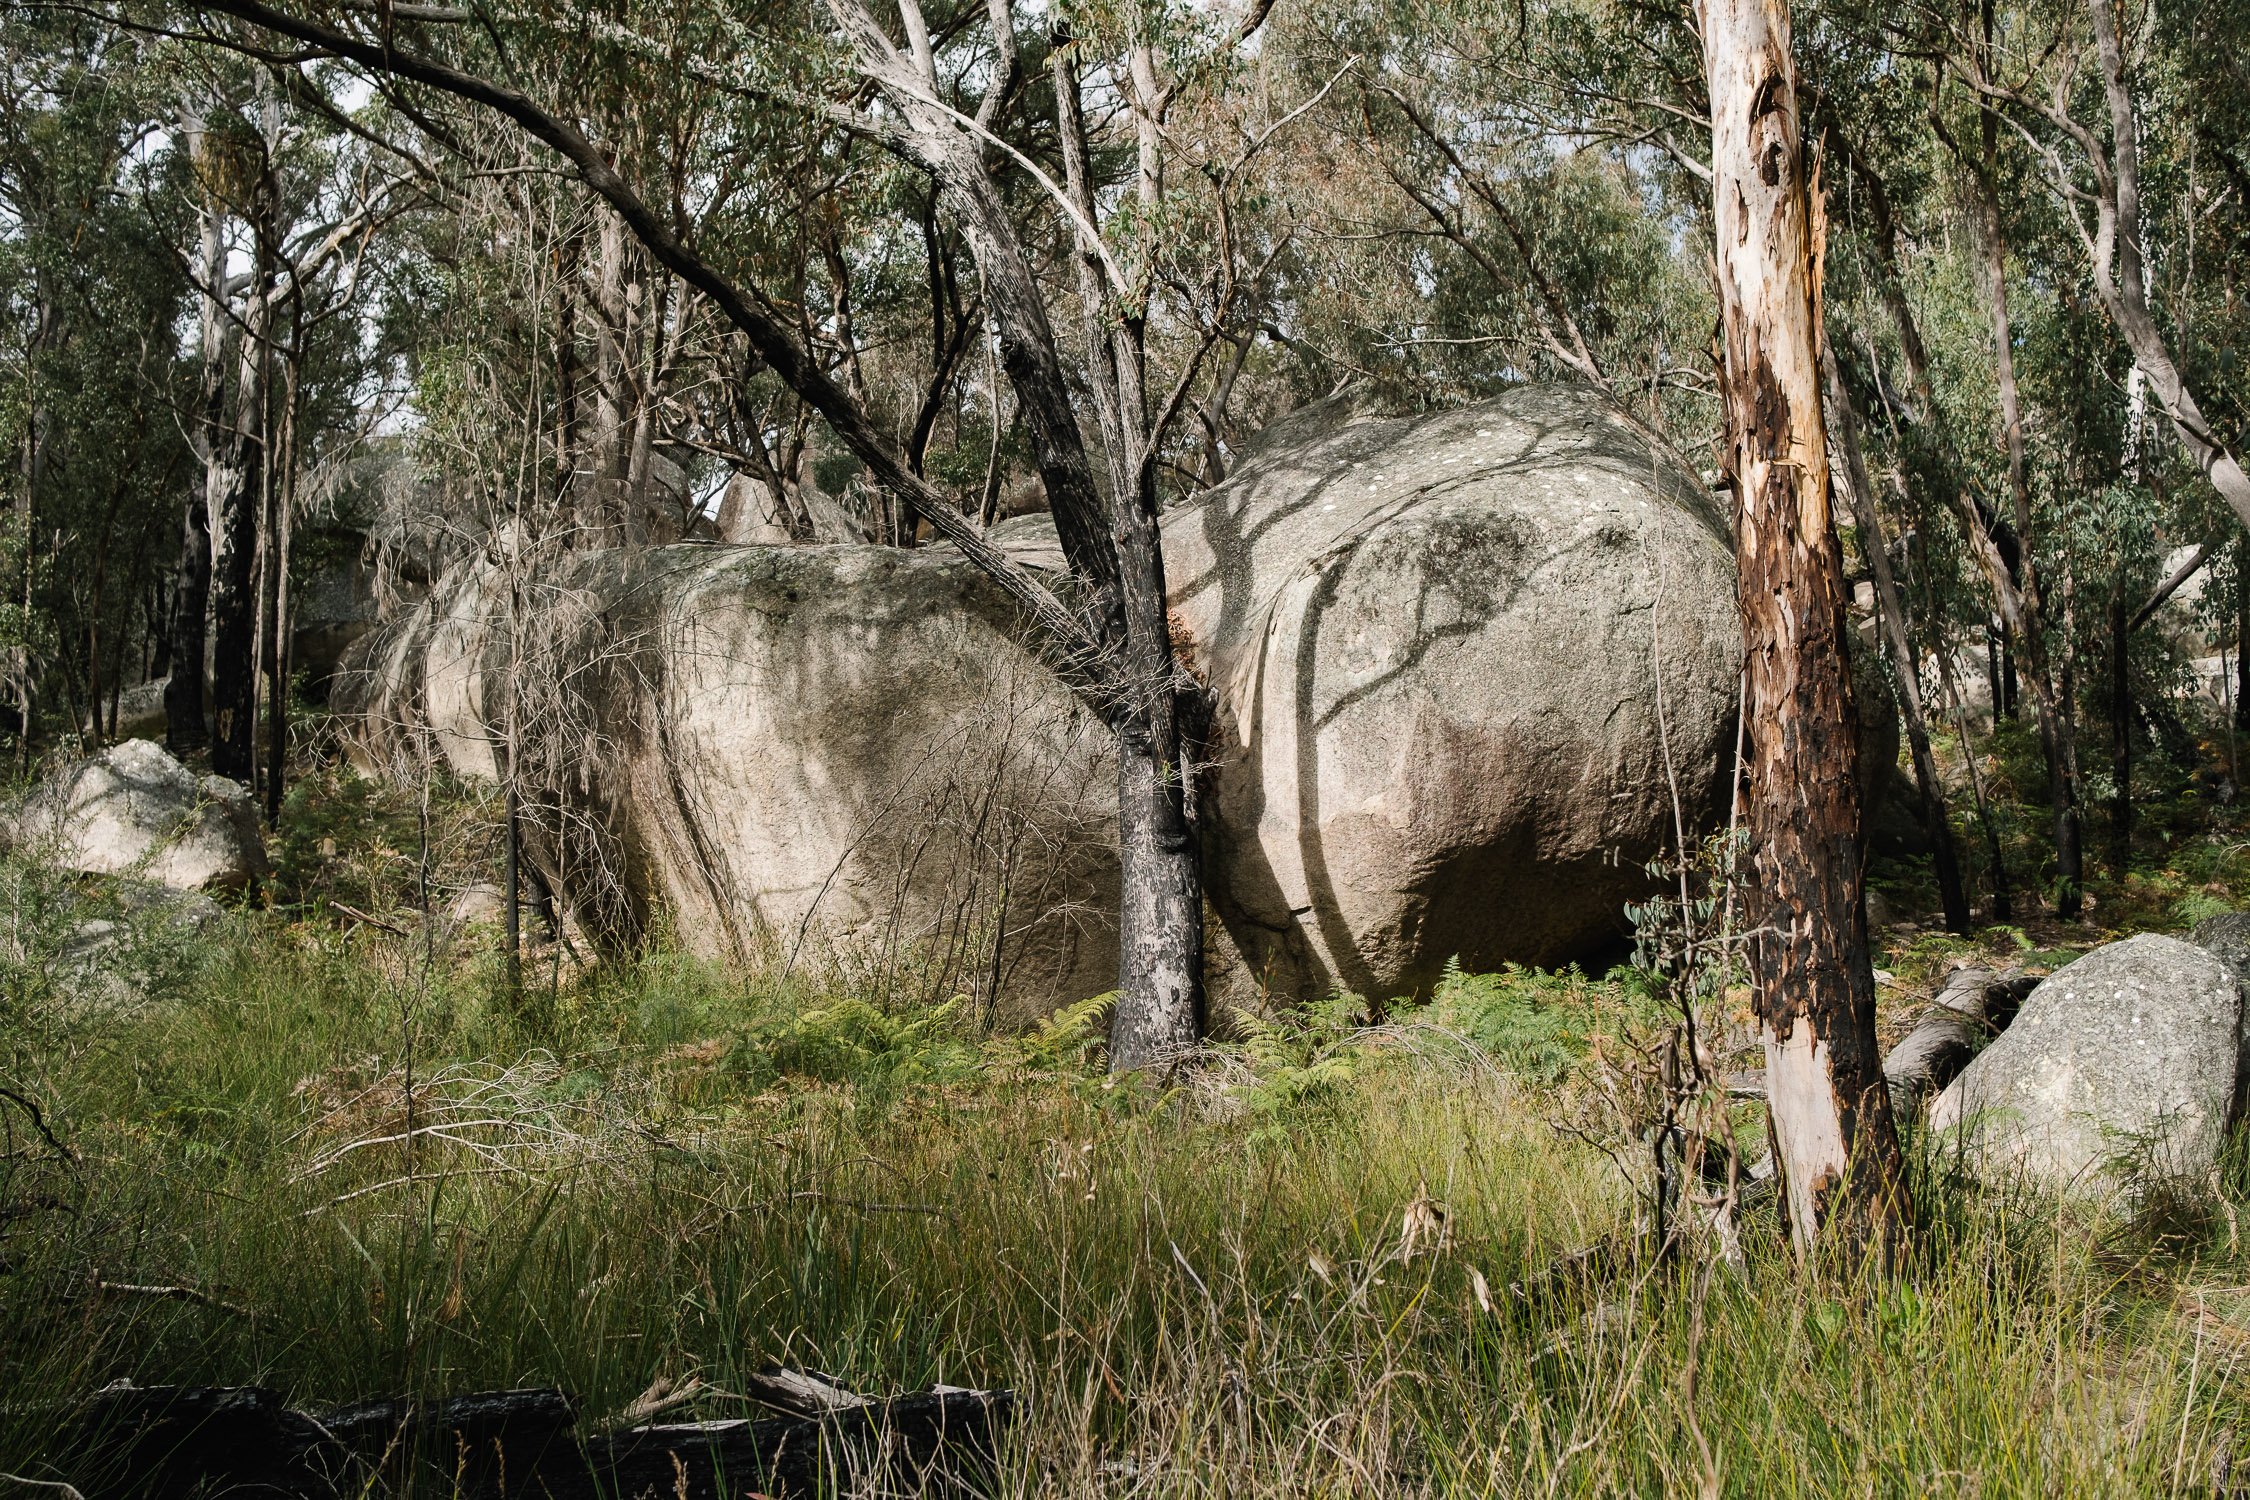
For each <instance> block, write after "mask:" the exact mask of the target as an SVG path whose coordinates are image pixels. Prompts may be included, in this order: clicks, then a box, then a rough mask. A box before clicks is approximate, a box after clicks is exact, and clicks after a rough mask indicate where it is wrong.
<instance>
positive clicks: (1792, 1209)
mask: <svg viewBox="0 0 2250 1500" xmlns="http://www.w3.org/2000/svg"><path fill="white" fill-rule="evenodd" d="M1697 10H1698V13H1699V16H1700V19H1701V22H1702V31H1703V48H1704V54H1703V55H1704V76H1705V78H1706V80H1707V81H1708V83H1709V85H1710V95H1711V121H1712V152H1711V171H1712V193H1711V197H1712V209H1713V219H1714V221H1715V227H1716V229H1717V238H1718V283H1719V307H1720V319H1721V332H1722V337H1723V345H1724V353H1723V359H1724V367H1723V369H1722V372H1721V373H1722V391H1723V394H1724V401H1725V406H1726V416H1727V469H1728V473H1729V474H1730V476H1731V477H1732V480H1733V483H1734V494H1735V509H1736V539H1735V555H1736V560H1737V564H1738V567H1739V570H1740V579H1739V584H1738V590H1739V592H1738V598H1739V601H1740V605H1741V610H1742V632H1743V644H1744V647H1745V650H1746V652H1747V654H1748V658H1749V664H1750V687H1749V733H1750V740H1751V746H1752V751H1751V789H1750V806H1749V832H1750V846H1751V848H1752V850H1753V851H1754V860H1753V869H1754V872H1755V885H1756V888H1755V890H1754V892H1753V893H1752V900H1753V902H1754V906H1753V908H1752V911H1751V913H1750V915H1751V921H1750V924H1749V927H1750V930H1751V931H1753V932H1761V933H1763V934H1764V935H1763V936H1761V937H1760V938H1758V939H1756V940H1755V941H1754V943H1753V945H1752V948H1751V974H1752V982H1753V986H1754V989H1755V992H1756V1005H1757V1011H1758V1017H1759V1022H1760V1028H1761V1031H1762V1033H1763V1035H1764V1039H1765V1048H1766V1079H1767V1087H1768V1094H1769V1108H1770V1114H1769V1118H1770V1121H1771V1126H1772V1130H1773V1136H1774V1154H1775V1160H1776V1162H1777V1164H1778V1166H1779V1168H1780V1171H1781V1173H1782V1180H1783V1183H1784V1184H1785V1186H1786V1189H1787V1196H1786V1200H1785V1201H1786V1203H1787V1205H1788V1209H1789V1220H1790V1229H1791V1234H1792V1236H1793V1238H1794V1240H1795V1242H1796V1245H1797V1248H1798V1251H1799V1254H1800V1256H1809V1255H1810V1254H1811V1253H1812V1251H1813V1250H1814V1249H1815V1247H1816V1246H1819V1245H1823V1244H1826V1243H1829V1242H1832V1241H1833V1242H1837V1243H1840V1244H1842V1245H1844V1246H1846V1247H1849V1248H1851V1249H1853V1250H1857V1249H1861V1248H1865V1247H1867V1246H1868V1245H1870V1244H1872V1245H1875V1246H1878V1247H1884V1246H1888V1245H1889V1244H1890V1243H1891V1242H1893V1241H1894V1240H1895V1237H1896V1235H1897V1232H1898V1229H1899V1227H1900V1225H1901V1223H1902V1222H1903V1218H1904V1216H1905V1212H1906V1208H1907V1203H1906V1184H1905V1181H1904V1177H1903V1174H1902V1169H1901V1163H1900V1160H1899V1149H1898V1136H1897V1132H1896V1129H1895V1128H1894V1126H1893V1124H1892V1120H1891V1104H1890V1094H1889V1091H1888V1090H1887V1089H1886V1088H1885V1086H1884V1083H1883V1070H1882V1055H1881V1053H1880V1052H1879V1051H1878V1050H1877V1047H1876V1042H1875V984H1874V976H1873V973H1872V971H1871V969H1870V967H1869V964H1868V956H1867V924H1866V912H1865V909H1864V907H1863V904H1862V881H1863V877H1864V871H1863V869H1862V864H1861V850H1860V844H1859V786H1858V778H1857V772H1856V768H1855V767H1854V764H1853V751H1854V747H1855V746H1856V744H1857V740H1858V732H1857V731H1858V716H1857V714H1856V713H1855V711H1854V708H1853V704H1852V692H1851V669H1850V667H1849V665H1848V664H1847V661H1846V657H1845V639H1844V637H1845V632H1846V631H1847V630H1848V629H1849V628H1850V626H1849V623H1848V620H1847V616H1846V605H1847V603H1848V598H1847V595H1846V592H1845V588H1844V567H1843V551H1842V548H1841V546H1840V544H1839V543H1838V541H1837V536H1836V526H1835V517H1834V514H1833V512H1832V510H1831V507H1830V498H1829V475H1828V444H1827V436H1826V433H1825V431H1824V429H1823V426H1822V420H1821V397H1820V360H1819V355H1818V351H1817V342H1818V337H1819V328H1820V300H1819V299H1820V282H1819V277H1820V257H1821V238H1822V234H1823V229H1822V225H1821V223H1820V221H1819V219H1818V218H1817V217H1816V210H1815V208H1814V205H1813V202H1812V199H1811V196H1810V193H1809V191H1808V184H1807V181H1806V176H1805V167H1806V163H1805V158H1804V151H1803V137H1802V133H1801V131H1800V129H1799V126H1798V116H1797V98H1796V78H1795V68H1794V65H1793V63H1792V60H1791V57H1790V50H1789V12H1788V9H1787V6H1786V4H1785V3H1784V0H1703V3H1701V4H1699V5H1698V7H1697Z"/></svg>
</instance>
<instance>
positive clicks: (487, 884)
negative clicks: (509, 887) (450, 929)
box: [445, 880, 508, 927]
mask: <svg viewBox="0 0 2250 1500" xmlns="http://www.w3.org/2000/svg"><path fill="white" fill-rule="evenodd" d="M445 914H446V917H447V919H448V920H449V921H451V922H452V923H453V925H454V926H456V927H498V926H499V925H500V924H501V923H502V922H504V921H506V920H507V917H508V896H507V893H506V892H505V891H503V890H501V889H500V887H498V886H496V885H494V884H493V883H492V882H491V881H489V880H480V881H477V882H476V883H475V884H474V885H465V886H463V887H461V889H460V890H459V891H458V892H457V893H455V895H454V897H453V901H452V904H451V905H449V906H448V907H447V908H446V912H445Z"/></svg>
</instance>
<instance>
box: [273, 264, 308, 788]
mask: <svg viewBox="0 0 2250 1500" xmlns="http://www.w3.org/2000/svg"><path fill="white" fill-rule="evenodd" d="M301 311H302V304H301V303H300V302H299V301H298V300H297V296H296V295H294V294H293V296H292V299H291V313H292V317H296V316H299V315H300V314H301ZM303 347H304V335H303V330H302V328H299V329H298V330H297V331H296V333H295V336H294V337H292V338H291V339H290V342H289V350H288V353H287V356H286V357H285V359H284V361H283V365H282V372H281V434H280V442H279V444H278V445H277V452H278V454H279V462H278V463H277V464H275V465H274V466H273V467H274V469H275V470H276V471H277V472H276V473H275V475H274V477H273V479H272V480H271V483H272V486H273V495H274V510H273V522H274V527H273V543H272V547H271V556H272V564H271V565H272V570H273V628H272V631H271V633H270V643H269V645H268V646H267V653H268V675H267V678H266V686H267V692H266V821H267V822H268V823H273V822H276V821H278V820H279V819H280V817H281V798H282V793H283V791H284V790H285V785H284V783H285V780H286V777H287V775H288V770H289V673H290V670H291V658H290V650H289V645H290V640H289V636H290V629H289V618H290V610H291V609H292V607H293V605H294V601H293V600H292V598H291V596H290V590H289V562H290V550H291V541H292V539H293V535H294V530H295V528H294V525H293V522H294V520H295V517H296V510H297V368H298V365H297V361H298V356H299V352H300V351H301V350H302V349H303Z"/></svg>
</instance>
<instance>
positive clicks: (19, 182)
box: [0, 9, 192, 766]
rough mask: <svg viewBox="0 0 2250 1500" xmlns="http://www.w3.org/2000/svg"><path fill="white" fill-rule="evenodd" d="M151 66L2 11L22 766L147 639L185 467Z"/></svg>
mask: <svg viewBox="0 0 2250 1500" xmlns="http://www.w3.org/2000/svg"><path fill="white" fill-rule="evenodd" d="M162 52H163V49H162V48H161V47H159V46H155V45H153V44H150V43H147V42H145V41H143V40H142V39H140V38H137V37H133V36H130V35H120V34H118V33H116V32H115V31H113V30H112V29H111V28H109V27H106V26H103V25H101V24H99V23H98V22H97V21H95V20H93V19H92V18H88V17H85V16H83V15H76V14H70V13H66V12H45V11H22V10H16V9H10V10H7V11H5V12H0V66H4V67H5V69H6V78H5V84H4V86H0V379H4V381H5V389H6V397H5V402H4V405H0V419H4V420H5V422H6V424H7V427H8V429H9V431H8V436H9V439H10V447H11V450H12V451H11V459H10V462H9V464H8V466H7V469H6V473H5V479H4V481H0V482H4V483H5V486H6V489H7V491H8V492H9V505H8V518H7V530H6V535H5V545H4V559H0V590H4V593H0V599H4V601H5V602H4V604H0V619H4V621H5V630H6V635H7V648H8V663H7V669H6V670H7V676H8V684H7V686H8V690H9V692H10V694H11V696H12V698H13V704H12V707H13V710H14V713H13V718H14V724H13V728H14V731H15V734H16V740H17V754H18V764H19V766H20V765H22V764H23V763H24V761H25V760H26V759H27V758H28V756H29V753H30V750H31V746H32V743H33V739H34V737H35V735H36V734H37V732H38V729H39V724H40V721H41V719H42V718H47V719H50V720H53V721H57V722H59V723H61V724H63V725H66V726H68V727H69V728H71V729H72V730H74V731H75V732H77V733H78V734H80V735H83V736H85V737H88V738H95V739H98V738H99V737H100V736H101V735H102V734H103V733H105V732H106V730H107V728H108V727H109V726H110V725H112V724H114V722H115V716H116V712H117V708H116V704H117V694H118V691H119V689H120V687H121V686H122V685H124V684H126V683H127V682H129V681H133V680H137V679H138V677H139V675H140V673H141V671H142V670H143V668H144V665H145V663H144V661H143V659H142V658H143V653H144V651H145V650H146V649H147V647H148V646H149V644H150V642H151V640H152V637H160V636H161V633H162V632H161V629H160V628H154V627H157V626H158V624H159V621H158V618H157V617H158V613H159V611H158V598H157V595H158V589H157V577H158V573H159V571H160V568H161V559H160V558H159V556H158V546H157V538H158V536H159V535H160V534H161V533H162V532H163V531H164V530H165V529H166V528H164V527H163V526H161V525H160V524H157V523H156V521H155V518H156V517H158V516H161V515H164V514H166V513H168V512H169V511H170V510H171V507H172V504H173V503H174V497H175V496H176V495H177V494H178V493H179V492H180V490H181V489H182V488H183V487H184V486H185V484H186V482H187V478H188V471H189V468H190V466H191V462H192V460H191V456H190V454H189V452H188V449H187V446H186V444H185V443H184V442H183V440H182V436H181V427H180V424H179V423H178V421H177V420H176V418H175V411H176V409H177V407H179V406H180V405H182V404H184V403H183V402H182V400H181V394H182V386H181V381H182V377H183V375H184V374H185V373H186V366H185V364H184V362H183V360H182V358H181V351H180V349H179V345H178V339H177V337H176V331H175V330H176V326H177V324H178V321H179V319H180V317H181V314H182V312H183V310H184V308H185V305H186V299H187V295H188V286H187V280H186V277H185V275H184V272H183V267H182V266H181V264H180V262H179V260H178V258H177V255H176V245H177V243H178V242H179V240H180V239H181V237H182V236H183V234H184V233H185V230H186V221H185V218H184V216H183V215H182V214H181V213H180V212H178V210H177V205H176V203H175V202H172V201H170V200H167V199H166V198H165V196H164V194H163V193H162V192H161V188H162V186H163V185H164V184H168V183H172V182H175V181H176V180H177V179H178V177H179V175H180V172H181V157H180V151H179V145H178V141H177V139H176V138H173V137H171V136H169V135H168V133H167V131H166V129H165V123H166V122H165V120H164V116H163V101H164V98H165V89H166V86H167V79H166V69H165V66H164V60H163V56H162ZM152 185H154V186H155V187H156V188H157V189H159V191H156V192H155V193H154V194H153V195H152V193H151V191H150V188H151V186H152Z"/></svg>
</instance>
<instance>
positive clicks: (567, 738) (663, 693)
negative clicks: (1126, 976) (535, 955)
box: [336, 545, 1117, 1017]
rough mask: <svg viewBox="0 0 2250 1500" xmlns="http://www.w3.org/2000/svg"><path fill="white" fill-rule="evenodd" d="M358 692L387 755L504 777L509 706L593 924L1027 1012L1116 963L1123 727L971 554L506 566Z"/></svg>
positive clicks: (766, 549)
mask: <svg viewBox="0 0 2250 1500" xmlns="http://www.w3.org/2000/svg"><path fill="white" fill-rule="evenodd" d="M511 599H516V600H519V601H523V600H528V601H531V602H529V603H517V604H514V605H511V602H510V601H511ZM512 611H513V613H512ZM336 694H337V698H336V701H337V703H338V704H339V706H341V707H342V708H343V709H344V710H345V711H346V713H347V714H348V715H349V716H350V717H351V718H352V719H353V720H355V721H356V733H355V734H354V735H353V736H352V737H351V738H350V739H349V740H348V741H347V743H348V744H349V745H350V746H351V747H352V750H353V753H354V756H355V759H357V760H358V761H359V763H360V764H361V766H362V768H363V769H367V770H371V771H382V772H389V773H391V774H394V775H395V774H399V773H401V772H404V773H407V774H412V773H413V772H414V771H415V770H416V769H417V768H418V766H419V765H420V764H421V763H422V762H423V760H424V759H425V758H426V757H429V756H433V755H434V756H436V757H440V758H442V759H443V760H444V761H445V762H446V764H447V765H448V767H449V768H450V769H451V770H452V771H453V772H454V773H455V774H457V775H459V776H461V777H462V778H464V779H465V780H469V781H472V782H477V781H491V780H495V779H498V778H499V777H500V776H501V775H502V774H503V773H504V771H505V769H506V767H507V764H508V759H509V750H508V746H509V743H510V740H511V735H510V733H509V729H508V726H509V725H510V723H511V722H512V723H513V724H514V725H515V726H516V732H515V734H514V735H513V736H512V738H513V741H514V743H515V745H516V750H515V764H516V768H517V772H518V774H519V777H520V784H521V786H522V788H523V795H524V801H525V808H526V823H527V827H526V834H527V843H528V852H529V854H530V856H531V859H532V861H533V863H534V865H535V866H536V868H537V869H538V870H539V871H540V872H541V874H542V876H543V878H544V879H545V880H546V881H547V882H548V883H549V884H550V885H551V886H552V887H553V888H554V889H555V890H556V891H557V892H558V893H559V894H561V895H562V896H563V897H564V898H565V900H566V901H567V902H568V903H569V905H570V906H571V907H572V909H573V911H574V914H575V915H576V916H577V917H579V918H580V919H581V920H582V921H583V922H584V923H585V925H586V926H587V927H588V928H590V929H592V930H593V931H594V932H595V933H597V934H601V935H605V936H607V937H610V938H612V939H621V940H632V939H637V938H640V937H643V936H648V935H652V934H653V933H654V932H655V931H656V930H657V929H658V928H659V927H660V926H661V927H662V928H663V929H664V930H665V931H666V932H667V933H668V934H669V935H670V936H671V937H673V938H674V939H676V940H678V941H680V942H682V943H684V944H685V945H686V946H687V947H689V948H690V949H692V950H694V951H698V952H702V953H705V954H708V955H712V956H718V957H726V958H732V959H738V960H749V961H754V962H761V963H774V964H780V965H789V966H796V967H798V968H800V969H804V970H811V971H816V972H821V973H838V972H840V973H841V975H842V977H843V978H844V979H845V980H846V981H847V982H849V983H852V984H853V985H855V986H858V987H861V988H864V989H869V990H875V991H880V990H883V989H885V988H892V987H896V988H899V989H902V990H910V991H911V992H912V993H913V994H914V995H915V996H917V997H922V998H927V997H932V996H935V997H939V998H943V997H945V996H948V995H952V994H959V993H966V994H971V995H975V996H977V997H978V998H979V999H980V1001H981V1002H983V1003H987V1004H993V1005H996V1006H998V1007H999V1008H1001V1009H1004V1010H1005V1011H1007V1012H1008V1013H1010V1014H1012V1015H1015V1016H1018V1017H1020V1016H1024V1015H1028V1014H1034V1013H1037V1011H1039V1010H1040V1009H1043V1008H1047V1007H1051V1006H1052V1005H1053V1004H1054V1003H1055V1002H1056V1001H1058V1000H1071V999H1078V998H1082V997H1084V996H1087V995H1093V994H1099V993H1101V992H1102V991H1104V990H1108V989H1112V988H1114V987H1115V984H1116V977H1115V976H1116V970H1117V951H1116V926H1115V917H1114V912H1115V909H1116V903H1117V854H1116V835H1115V817H1116V810H1115V798H1116V791H1115V784H1116V777H1115V772H1114V769H1113V764H1114V763H1113V761H1112V759H1111V758H1110V751H1109V744H1108V736H1107V734H1106V732H1105V731H1103V729H1102V728H1101V726H1100V725H1099V723H1097V722H1096V721H1095V720H1094V719H1093V718H1092V716H1091V715H1090V714H1089V713H1088V712H1087V711H1086V710H1085V709H1084V708H1082V707H1081V706H1080V705H1079V704H1078V703H1077V702H1076V701H1075V700H1074V699H1073V698H1072V697H1071V695H1070V694H1069V693H1068V692H1066V691H1065V690H1064V689H1063V687H1062V685H1061V684H1060V682H1059V681H1058V679H1057V678H1056V677H1055V676H1054V674H1053V673H1051V672H1050V671H1048V670H1047V669H1046V668H1045V667H1044V666H1043V665H1042V664H1041V663H1040V661H1039V660H1038V658H1037V657H1036V656H1035V655H1034V654H1033V652H1031V651H1030V650H1029V649H1028V648H1027V647H1026V646H1025V645H1024V644H1023V642H1022V640H1021V639H1020V636H1019V631H1018V628H1017V624H1016V621H1015V618H1014V616H1013V613H1012V611H1011V609H1010V607H1009V605H1008V603H1007V601H1006V600H1005V599H1004V598H1003V597H1002V596H1001V595H1000V594H999V592H998V590H996V589H995V588H993V587H992V585H991V584H990V583H989V582H988V581H987V580H986V579H985V578H984V576H983V575H982V574H980V573H979V572H977V570H976V569H975V568H973V567H971V566H970V565H969V563H968V562H967V561H965V560H964V559H962V558H960V557H959V556H958V555H956V554H954V553H952V552H950V551H944V550H939V549H922V550H919V551H905V550H901V549H898V548H892V547H872V546H828V547H781V546H741V547H735V546H711V545H680V546H670V547H659V548H652V549H648V550H645V551H639V552H596V553H587V554H581V555H580V556H578V557H576V558H575V559H570V560H566V561H563V562H560V563H556V564H552V565H549V566H547V567H544V568H542V569H539V570H537V571H536V575H535V578H534V581H533V582H532V584H531V585H530V586H528V587H517V588H515V589H511V588H510V587H509V582H508V578H507V575H506V570H505V569H504V568H502V567H500V566H498V565H495V564H491V563H488V564H487V565H486V566H485V567H483V568H481V569H479V570H477V571H475V572H473V573H468V574H464V575H461V576H458V577H455V578H453V579H450V580H449V581H448V582H447V583H446V585H445V587H443V588H442V589H440V591H439V592H438V593H437V594H436V595H434V596H433V597H432V599H431V600H430V601H428V602H427V603H426V604H425V605H424V606H423V607H422V608H420V609H419V610H417V611H416V612H414V613H413V614H411V615H409V616H407V617H406V618H404V619H402V620H399V621H396V622H393V623H392V624H391V625H390V626H387V627H386V628H385V629H384V630H382V631H380V632H378V633H377V634H376V635H375V636H374V637H372V638H370V640H369V641H368V642H367V643H366V645H365V646H363V647H362V649H361V651H360V653H359V655H358V656H357V657H356V658H355V659H354V661H353V662H352V663H351V665H350V667H349V669H348V670H347V671H346V672H345V673H344V674H342V676H341V677H340V678H339V681H338V685H337V688H336Z"/></svg>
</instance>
